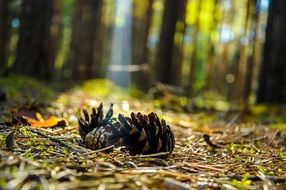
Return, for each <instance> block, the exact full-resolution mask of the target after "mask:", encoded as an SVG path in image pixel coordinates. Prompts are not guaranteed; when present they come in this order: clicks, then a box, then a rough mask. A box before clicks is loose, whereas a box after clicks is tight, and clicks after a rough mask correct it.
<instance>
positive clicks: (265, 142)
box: [0, 94, 286, 190]
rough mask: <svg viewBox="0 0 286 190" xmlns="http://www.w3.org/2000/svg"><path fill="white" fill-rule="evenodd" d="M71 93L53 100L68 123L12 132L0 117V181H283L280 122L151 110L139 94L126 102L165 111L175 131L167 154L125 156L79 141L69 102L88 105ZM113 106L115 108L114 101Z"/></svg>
mask: <svg viewBox="0 0 286 190" xmlns="http://www.w3.org/2000/svg"><path fill="white" fill-rule="evenodd" d="M69 97H75V98H76V100H75V101H73V100H72V99H71V100H69V102H68V103H66V104H63V105H61V107H60V108H58V109H59V110H61V112H60V113H62V112H63V113H67V114H66V115H65V117H66V118H71V119H70V120H69V123H70V125H69V126H66V127H55V128H49V129H41V128H37V129H35V128H32V127H30V126H25V125H20V126H17V132H16V135H14V138H12V137H13V135H12V133H13V131H14V130H15V129H16V128H15V126H6V125H4V124H0V132H1V133H0V176H1V179H0V189H146V190H147V189H182V190H184V189H263V188H264V187H270V186H271V187H275V188H277V189H283V188H285V187H286V186H285V183H286V164H285V163H286V152H285V139H286V138H285V137H286V135H285V131H283V130H282V131H277V130H276V129H271V128H269V127H268V126H265V125H260V124H255V123H240V122H238V121H235V122H233V123H232V124H231V125H228V122H222V121H221V120H220V121H218V120H215V119H212V118H211V117H210V116H205V115H202V114H185V113H174V112H170V111H163V112H162V111H161V110H151V109H155V108H153V107H152V106H150V105H149V104H147V103H146V104H145V103H143V102H142V103H140V102H138V101H137V102H136V103H134V102H131V103H130V105H132V106H133V107H132V110H135V111H137V110H136V109H138V110H139V109H141V110H140V111H142V112H144V113H148V112H150V111H156V112H157V113H159V115H160V116H162V117H164V118H166V120H167V122H168V123H169V124H170V126H171V127H172V129H173V130H174V133H175V137H176V145H175V148H174V152H173V154H171V155H170V156H169V157H168V158H167V159H160V158H158V157H157V156H158V155H156V154H155V155H136V156H131V155H129V154H128V152H125V151H124V148H122V147H121V148H114V147H107V149H109V148H110V149H113V151H111V152H109V153H106V152H105V151H104V150H106V149H102V150H96V151H93V150H89V149H86V148H85V147H82V146H81V145H80V144H79V141H78V140H79V139H80V136H79V135H78V134H77V122H75V121H73V120H72V118H74V116H73V115H72V114H73V113H76V111H75V110H78V111H79V110H81V109H82V108H86V107H87V106H89V102H90V101H87V99H88V98H86V97H85V98H83V97H80V96H78V95H77V96H76V95H75V96H71V95H70V94H69ZM130 101H132V100H130ZM75 102H77V103H76V104H75ZM98 102H99V101H98ZM108 103H110V102H109V101H105V102H104V104H106V105H108ZM125 104H126V101H125ZM143 104H144V105H146V106H142V105H143ZM118 105H120V103H118ZM57 106H58V104H57ZM93 106H94V105H93ZM58 109H56V110H57V112H58ZM71 109H72V110H71ZM142 109H143V110H142ZM114 110H115V112H116V113H119V112H121V108H120V107H115V109H114ZM59 116H60V117H62V116H61V115H59ZM178 118H179V119H178ZM226 126H227V127H226ZM204 134H208V136H206V135H205V136H204ZM8 136H9V138H8ZM11 136H12V137H11ZM11 138H12V139H13V140H14V142H15V143H17V147H16V148H12V149H7V147H6V144H7V142H8V144H9V147H14V145H13V143H12V139H11ZM7 139H8V140H7ZM10 141H11V142H10ZM10 145H11V146H10ZM12 145H13V146H12ZM9 147H8V148H9ZM160 154H164V153H160Z"/></svg>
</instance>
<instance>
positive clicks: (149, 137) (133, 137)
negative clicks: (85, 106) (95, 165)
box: [79, 108, 175, 155]
mask: <svg viewBox="0 0 286 190" xmlns="http://www.w3.org/2000/svg"><path fill="white" fill-rule="evenodd" d="M93 110H95V109H93ZM110 110H112V108H110ZM110 110H109V112H110ZM111 113H112V111H111ZM84 115H85V118H86V119H85V120H83V119H82V118H81V119H79V121H80V127H79V132H80V134H81V133H82V132H81V131H82V130H81V129H88V130H89V132H88V133H86V131H87V130H84V133H82V134H83V135H81V136H82V138H83V140H84V143H85V145H86V147H87V148H90V149H93V150H97V149H101V148H104V147H108V146H111V145H114V146H115V147H119V146H125V147H126V149H127V150H128V151H129V153H130V155H136V154H153V153H159V152H169V154H171V153H172V151H173V149H174V145H175V137H174V134H173V132H172V131H171V128H170V126H169V125H167V124H166V122H165V121H164V120H161V122H160V120H159V118H158V116H157V115H156V114H155V113H153V112H152V113H150V114H149V115H148V116H147V115H142V114H141V113H137V114H135V113H131V118H129V117H125V116H123V115H122V114H119V115H118V120H117V121H113V120H108V121H110V122H105V124H103V125H102V124H98V123H97V124H94V123H93V124H92V122H89V117H88V116H86V115H88V114H87V112H86V111H84ZM107 115H108V114H107ZM91 117H92V116H91ZM111 117H112V116H111ZM90 129H92V130H90Z"/></svg>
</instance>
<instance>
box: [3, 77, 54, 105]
mask: <svg viewBox="0 0 286 190" xmlns="http://www.w3.org/2000/svg"><path fill="white" fill-rule="evenodd" d="M0 88H4V89H5V91H6V92H7V93H8V97H9V98H12V99H17V100H19V99H20V100H27V99H30V100H49V99H51V98H52V97H53V96H54V95H55V92H54V91H53V90H52V89H51V88H50V87H48V86H47V85H46V84H45V83H42V82H39V81H37V80H35V79H32V78H29V77H23V76H10V77H8V78H2V79H0Z"/></svg>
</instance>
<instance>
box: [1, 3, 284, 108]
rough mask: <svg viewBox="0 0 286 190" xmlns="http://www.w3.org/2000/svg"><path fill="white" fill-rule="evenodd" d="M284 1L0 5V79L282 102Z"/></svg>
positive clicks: (230, 99) (239, 100) (186, 95)
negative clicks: (105, 83)
mask: <svg viewBox="0 0 286 190" xmlns="http://www.w3.org/2000/svg"><path fill="white" fill-rule="evenodd" d="M285 8H286V1H284V0H272V1H270V0H240V1H235V0H49V1H47V0H0V68H1V69H0V71H1V76H2V77H7V76H11V75H25V76H29V77H33V78H37V79H39V80H42V81H51V82H57V83H58V82H63V83H64V82H67V81H69V82H70V81H74V82H82V81H85V80H88V79H95V78H103V79H108V80H111V81H113V82H114V83H116V84H117V85H119V86H121V87H123V88H127V89H130V88H135V89H138V90H140V91H142V92H143V93H144V92H147V91H150V88H151V87H153V88H154V86H155V87H157V88H159V89H160V88H164V89H168V90H169V91H173V92H174V93H177V94H180V95H182V96H185V97H188V98H189V97H195V96H200V95H203V94H204V95H205V94H209V93H214V94H217V95H219V96H221V97H223V98H225V99H226V100H228V101H232V102H239V103H244V104H248V103H253V102H262V103H284V102H285V101H286V59H285V55H286V41H285V36H284V35H285V33H286V13H285V12H286V11H285Z"/></svg>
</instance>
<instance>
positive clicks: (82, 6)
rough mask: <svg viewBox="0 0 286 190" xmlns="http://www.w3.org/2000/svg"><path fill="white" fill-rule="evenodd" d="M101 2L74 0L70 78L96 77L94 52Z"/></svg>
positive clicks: (101, 0)
mask: <svg viewBox="0 0 286 190" xmlns="http://www.w3.org/2000/svg"><path fill="white" fill-rule="evenodd" d="M102 5H103V0H97V1H94V0H75V1H74V17H73V23H72V41H71V52H70V56H69V64H70V66H71V68H72V78H73V79H75V80H84V79H87V78H92V77H96V72H97V71H95V70H97V69H98V68H96V66H97V65H95V64H94V60H95V57H94V55H95V54H94V51H95V47H96V46H95V44H96V39H97V34H98V32H99V25H100V18H101V12H102Z"/></svg>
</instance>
